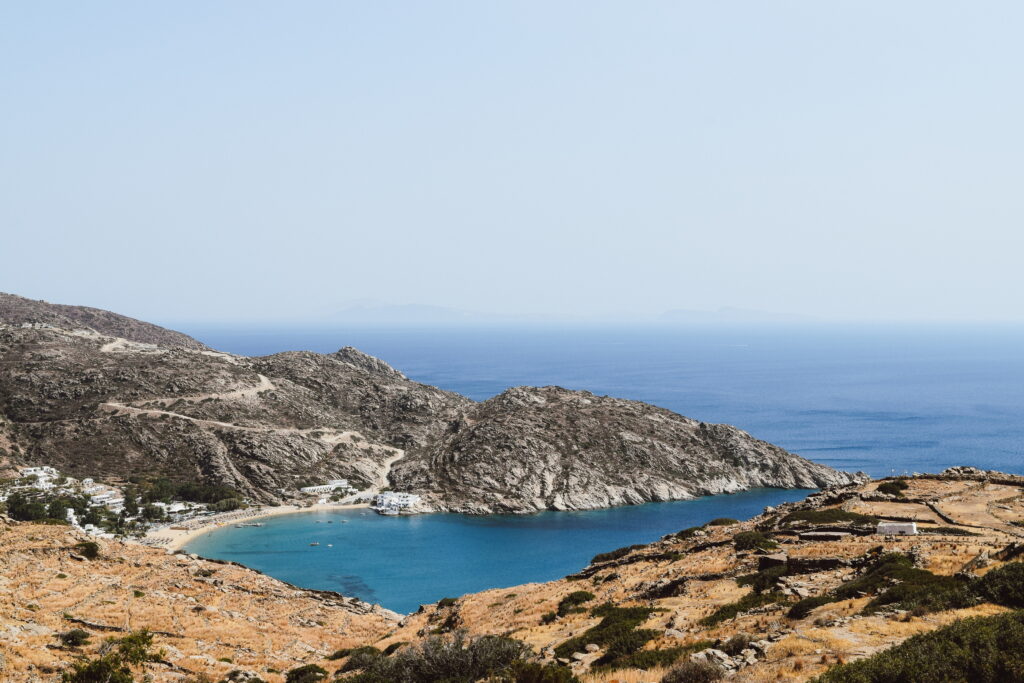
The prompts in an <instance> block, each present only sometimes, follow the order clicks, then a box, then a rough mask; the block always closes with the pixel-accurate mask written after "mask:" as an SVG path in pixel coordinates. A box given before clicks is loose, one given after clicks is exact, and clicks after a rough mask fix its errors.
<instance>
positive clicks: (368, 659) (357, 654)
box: [338, 645, 384, 671]
mask: <svg viewBox="0 0 1024 683" xmlns="http://www.w3.org/2000/svg"><path fill="white" fill-rule="evenodd" d="M347 656H348V659H347V660H345V663H344V664H342V665H341V668H340V669H338V671H359V670H360V669H365V668H367V667H368V666H371V665H372V664H373V663H374V662H376V661H377V660H378V659H380V658H381V657H383V656H384V653H382V652H381V651H380V650H378V649H377V648H375V647H373V646H372V645H364V646H363V647H357V648H353V649H351V650H349V651H348V655H347Z"/></svg>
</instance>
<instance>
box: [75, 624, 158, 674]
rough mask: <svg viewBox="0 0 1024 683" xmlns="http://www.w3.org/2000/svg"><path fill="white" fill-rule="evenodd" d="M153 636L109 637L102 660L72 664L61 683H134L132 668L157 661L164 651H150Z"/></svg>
mask: <svg viewBox="0 0 1024 683" xmlns="http://www.w3.org/2000/svg"><path fill="white" fill-rule="evenodd" d="M152 646H153V635H152V634H151V633H150V632H149V631H146V630H142V631H136V632H134V633H131V634H129V635H127V636H124V637H123V638H108V639H107V641H106V644H105V646H104V647H105V652H104V654H103V655H102V656H101V657H98V658H96V659H92V660H86V661H82V662H75V663H74V664H72V666H71V670H70V671H65V672H64V673H63V674H62V675H61V681H62V683H133V681H134V678H133V676H132V667H133V666H139V665H142V664H145V663H146V662H158V661H161V660H162V659H163V657H164V652H163V651H162V650H161V651H153V650H152V649H151V648H152Z"/></svg>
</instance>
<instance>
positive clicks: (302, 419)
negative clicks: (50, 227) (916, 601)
mask: <svg viewBox="0 0 1024 683" xmlns="http://www.w3.org/2000/svg"><path fill="white" fill-rule="evenodd" d="M4 301H7V302H8V305H7V307H6V308H0V321H2V322H7V323H8V324H7V325H6V326H3V327H2V328H0V468H2V467H3V466H4V465H5V463H6V465H7V466H10V465H12V464H16V463H22V464H48V465H53V466H56V467H58V468H59V469H61V470H62V471H64V472H67V473H68V474H71V475H73V476H79V477H83V476H90V477H99V478H107V479H122V478H127V477H129V476H132V475H138V476H157V475H162V476H167V477H170V478H174V479H179V480H180V479H187V480H193V479H195V480H202V481H207V482H210V483H217V484H224V485H228V486H231V487H233V488H235V489H236V490H238V491H240V492H242V493H244V494H246V495H248V496H250V497H252V498H253V499H255V500H257V501H260V502H272V501H275V500H278V499H279V498H280V496H281V494H282V491H284V492H287V491H293V490H294V489H295V488H296V487H298V486H301V485H306V483H309V482H319V481H324V480H326V479H331V478H339V477H343V478H348V479H350V480H353V481H354V482H356V483H357V484H360V485H361V486H362V487H363V488H368V489H371V490H372V489H375V488H382V487H384V486H387V485H390V486H392V487H395V488H400V489H405V490H412V491H415V492H417V493H421V494H424V496H425V498H426V500H427V501H428V503H429V504H430V505H431V506H432V507H433V508H435V509H441V510H456V511H463V512H490V511H515V512H528V511H534V510H540V509H546V508H553V509H583V508H594V507H604V506H609V505H621V504H628V503H641V502H645V501H653V500H674V499H681V498H688V497H691V496H695V495H703V494H708V493H720V492H726V491H737V490H741V489H744V488H749V487H753V486H778V487H823V486H830V485H836V484H845V483H849V482H851V481H853V477H852V476H851V475H848V474H846V473H841V472H837V471H835V470H832V469H830V468H828V467H825V466H822V465H817V464H814V463H811V462H809V461H807V460H805V459H803V458H801V457H799V456H796V455H794V454H791V453H787V452H786V451H784V450H782V449H780V448H777V447H775V446H772V445H770V444H767V443H765V442H763V441H759V440H757V439H755V438H753V437H751V436H750V435H748V434H746V433H744V432H742V431H740V430H738V429H735V428H733V427H729V426H725V425H710V424H704V423H701V422H697V421H695V420H691V419H689V418H685V417H682V416H680V415H676V414H675V413H672V412H670V411H667V410H663V409H660V408H655V407H654V406H650V405H646V404H643V403H638V402H634V401H624V400H619V399H613V398H608V397H599V396H594V395H592V394H589V393H587V392H574V391H567V390H564V389H560V388H557V387H546V388H541V389H537V388H529V387H519V388H515V389H510V390H508V391H506V392H505V393H503V394H501V395H500V396H497V397H495V398H493V399H491V400H489V401H485V402H483V403H476V402H474V401H472V400H470V399H468V398H465V397H463V396H459V395H457V394H454V393H451V392H446V391H442V390H440V389H437V388H435V387H430V386H427V385H424V384H420V383H417V382H414V381H412V380H410V379H408V378H407V377H405V376H404V375H403V374H402V373H401V372H399V371H397V370H395V369H394V368H391V367H390V366H389V365H387V364H386V363H384V362H383V361H381V360H378V359H376V358H372V357H370V356H368V355H366V354H364V353H361V352H360V351H358V350H356V349H352V348H344V349H342V350H340V351H338V352H337V353H333V354H317V353H311V352H286V353H279V354H274V355H271V356H265V357H258V358H248V357H243V356H235V355H232V354H227V353H220V352H217V351H212V350H210V349H207V348H205V347H203V346H202V345H201V344H199V343H198V342H195V343H194V344H188V343H185V341H183V340H189V339H190V338H188V337H184V335H178V333H173V332H170V331H164V332H163V333H158V332H155V331H153V330H149V327H153V326H149V327H145V328H144V327H139V326H135V327H132V328H131V329H130V330H125V329H123V327H124V326H125V325H127V323H124V322H123V321H127V320H130V319H126V318H122V317H121V316H116V315H114V314H103V313H104V312H97V313H95V314H94V320H93V321H94V322H96V323H97V326H96V327H95V328H93V329H89V328H88V327H87V326H86V323H85V322H83V320H84V318H82V317H81V315H79V317H78V318H76V319H75V320H73V321H71V319H70V318H67V319H64V320H63V322H61V320H62V319H58V318H51V320H53V321H54V322H52V323H48V325H46V326H38V325H37V326H30V327H27V328H26V327H23V326H22V325H21V321H22V320H25V316H26V315H27V314H25V313H23V312H18V311H20V310H21V308H19V307H20V306H21V304H20V303H19V302H25V301H27V300H23V299H18V298H17V297H13V298H12V297H10V296H7V298H6V299H4ZM11 302H13V303H11ZM30 303H34V302H30ZM15 304H16V305H15ZM26 305H27V304H26ZM45 306H50V305H49V304H46V305H44V309H39V310H49V309H45ZM29 308H32V307H31V306H30V307H29ZM37 308H38V307H37ZM71 308H75V307H71ZM11 310H13V311H15V313H14V314H12V315H13V317H12V318H10V319H4V318H3V317H2V316H3V313H4V311H11ZM55 310H56V309H55ZM59 310H61V311H63V310H64V308H60V309H59ZM75 310H76V311H80V310H84V309H77V308H75ZM101 314H103V315H101ZM54 315H55V316H56V315H57V313H54ZM60 315H64V314H63V313H61V314H60ZM83 315H84V314H83ZM91 315H93V314H91ZM69 321H71V322H73V323H74V324H70V322H69ZM134 322H137V321H134ZM62 324H63V325H65V326H64V327H62V326H61V325H62ZM112 325H114V326H115V327H116V326H117V325H121V326H122V327H121V328H117V330H118V334H120V333H121V332H131V333H132V336H133V337H135V339H134V340H133V339H130V338H126V337H124V336H114V335H111V334H108V333H107V332H105V331H104V330H109V329H110V327H111V326H112ZM138 325H145V324H144V323H139V324H138ZM155 329H156V330H159V329H160V328H155ZM146 330H149V331H148V332H146V334H142V332H144V331H146ZM140 335H141V336H140ZM175 335H177V336H175ZM141 338H147V339H157V338H159V339H166V340H169V341H168V342H167V343H160V344H153V343H152V342H149V341H146V342H140V341H138V339H141ZM192 341H194V340H192ZM178 342H180V343H178Z"/></svg>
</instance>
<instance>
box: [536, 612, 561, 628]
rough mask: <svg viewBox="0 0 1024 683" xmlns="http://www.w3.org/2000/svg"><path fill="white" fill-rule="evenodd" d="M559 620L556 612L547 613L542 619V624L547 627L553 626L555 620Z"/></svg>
mask: <svg viewBox="0 0 1024 683" xmlns="http://www.w3.org/2000/svg"><path fill="white" fill-rule="evenodd" d="M557 618H558V615H557V614H555V613H554V612H545V613H544V614H542V615H541V617H540V623H541V624H543V625H545V626H546V625H548V624H553V623H554V622H555V619H557Z"/></svg>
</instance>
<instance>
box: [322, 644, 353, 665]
mask: <svg viewBox="0 0 1024 683" xmlns="http://www.w3.org/2000/svg"><path fill="white" fill-rule="evenodd" d="M350 654H352V648H350V647H343V648H341V649H340V650H335V651H334V652H332V653H331V654H329V655H327V659H329V660H331V661H332V662H333V661H335V660H338V659H344V658H345V657H348V656H349V655H350Z"/></svg>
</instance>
